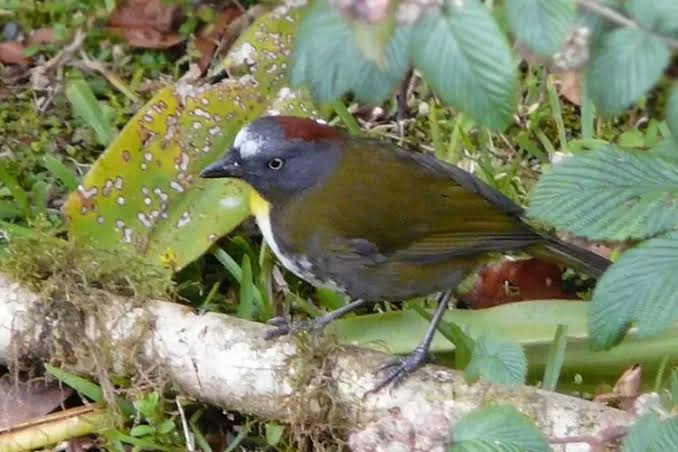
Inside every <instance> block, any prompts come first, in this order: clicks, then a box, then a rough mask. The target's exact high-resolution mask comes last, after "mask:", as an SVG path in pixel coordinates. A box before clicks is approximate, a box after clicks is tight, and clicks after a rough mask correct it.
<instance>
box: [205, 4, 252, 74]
mask: <svg viewBox="0 0 678 452" xmlns="http://www.w3.org/2000/svg"><path fill="white" fill-rule="evenodd" d="M241 15H242V12H241V11H240V9H238V8H236V7H230V8H226V9H225V10H224V11H222V12H221V14H220V15H219V18H218V19H217V21H216V22H215V23H213V24H209V25H206V26H205V27H203V29H202V30H201V31H200V33H198V35H197V36H196V37H195V40H194V41H193V42H194V44H195V48H196V50H197V51H198V53H199V54H200V59H199V60H198V67H199V68H200V70H201V71H202V73H203V74H204V73H205V72H207V69H209V66H210V62H211V61H212V56H213V55H214V51H215V50H216V48H217V46H218V45H219V44H220V43H221V40H222V39H223V38H224V32H225V31H226V28H227V27H228V25H229V24H230V23H231V22H233V21H234V20H235V19H237V18H238V17H240V16H241Z"/></svg>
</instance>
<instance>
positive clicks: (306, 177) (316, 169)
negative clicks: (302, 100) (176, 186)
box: [200, 116, 342, 203]
mask: <svg viewBox="0 0 678 452" xmlns="http://www.w3.org/2000/svg"><path fill="white" fill-rule="evenodd" d="M341 139H342V134H341V132H339V130H337V129H335V128H333V127H329V126H327V125H324V124H320V123H318V122H315V121H313V120H312V119H307V118H297V117H291V116H266V117H263V118H259V119H257V120H256V121H254V122H253V123H251V124H249V125H247V126H245V127H243V128H242V129H241V130H240V132H238V134H237V135H236V137H235V140H234V142H233V146H232V147H231V149H230V150H229V151H228V152H227V153H226V154H225V155H224V157H223V158H221V159H220V160H218V161H216V162H214V163H212V164H211V165H209V166H207V167H206V168H205V169H203V170H202V172H201V173H200V177H204V178H217V177H233V178H238V179H242V180H244V181H246V182H247V183H249V184H250V185H251V186H252V187H254V189H255V190H257V191H258V192H259V193H260V194H261V195H262V196H263V197H264V198H266V199H267V200H269V201H271V202H273V203H275V202H276V201H283V200H285V199H289V198H290V197H293V196H294V195H296V194H298V193H300V192H302V191H304V190H306V189H308V188H310V187H312V186H314V185H315V184H317V183H318V182H319V181H321V180H323V179H324V178H325V177H326V176H327V175H328V174H329V173H330V171H331V170H332V169H333V168H334V167H335V165H336V164H337V161H338V159H339V155H340V152H341V151H340V146H339V145H340V141H341Z"/></svg>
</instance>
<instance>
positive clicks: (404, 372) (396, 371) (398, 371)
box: [363, 347, 426, 397]
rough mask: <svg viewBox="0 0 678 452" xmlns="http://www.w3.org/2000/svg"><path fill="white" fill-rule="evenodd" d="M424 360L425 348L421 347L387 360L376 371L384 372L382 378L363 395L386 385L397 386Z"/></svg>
mask: <svg viewBox="0 0 678 452" xmlns="http://www.w3.org/2000/svg"><path fill="white" fill-rule="evenodd" d="M425 362H426V350H424V349H423V348H420V347H417V348H416V349H415V350H414V351H413V352H412V353H411V354H409V355H408V356H407V357H405V358H398V359H394V360H392V361H389V362H388V363H386V364H385V365H383V366H381V367H380V368H379V369H378V370H377V372H383V371H385V370H388V369H390V370H388V372H385V374H384V378H382V380H381V381H380V382H379V383H377V384H376V385H375V386H374V387H373V388H372V389H370V390H368V391H367V392H365V394H364V396H363V397H366V396H367V395H369V394H372V393H375V392H378V391H380V390H382V389H383V388H385V387H386V386H388V385H392V386H393V387H397V386H398V385H399V384H400V383H402V381H403V380H404V379H405V378H407V377H408V376H409V375H410V374H412V373H414V372H415V371H416V370H417V369H419V368H420V367H421V366H422V365H423V364H424V363H425Z"/></svg>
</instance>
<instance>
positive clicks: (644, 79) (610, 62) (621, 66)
mask: <svg viewBox="0 0 678 452" xmlns="http://www.w3.org/2000/svg"><path fill="white" fill-rule="evenodd" d="M669 57H670V54H669V50H668V48H667V47H666V44H664V43H663V42H662V40H661V39H660V38H658V37H657V36H653V35H651V34H649V33H647V32H645V31H643V30H639V29H632V28H618V29H615V30H613V31H611V32H610V33H607V34H606V35H605V36H603V38H602V39H601V40H600V41H599V42H598V43H596V45H594V47H593V49H592V54H591V61H590V62H589V64H588V66H587V69H586V83H587V89H588V93H589V95H590V96H591V98H592V99H593V101H594V103H595V104H596V107H597V108H598V111H600V113H602V114H603V115H607V116H614V115H618V114H620V113H621V112H623V111H624V109H625V108H627V107H628V106H630V105H631V104H632V103H633V102H635V101H636V100H638V99H639V98H640V96H642V95H643V94H644V93H645V92H646V91H647V90H649V89H650V88H652V86H654V84H655V83H657V81H658V80H659V78H660V77H661V75H662V73H663V72H664V69H665V68H666V66H667V65H668V63H669Z"/></svg>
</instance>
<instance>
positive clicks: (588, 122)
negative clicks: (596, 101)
mask: <svg viewBox="0 0 678 452" xmlns="http://www.w3.org/2000/svg"><path fill="white" fill-rule="evenodd" d="M581 84H582V88H581V135H582V138H584V139H585V140H590V139H592V138H593V115H594V112H593V109H594V107H593V100H592V99H591V96H589V90H588V88H587V87H586V78H584V79H583V80H582V81H581Z"/></svg>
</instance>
